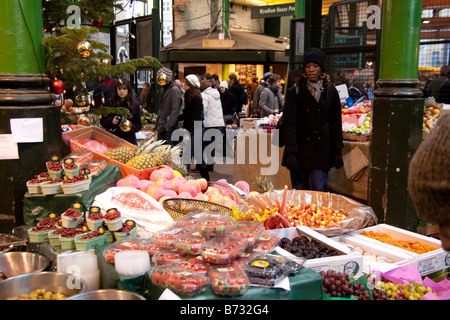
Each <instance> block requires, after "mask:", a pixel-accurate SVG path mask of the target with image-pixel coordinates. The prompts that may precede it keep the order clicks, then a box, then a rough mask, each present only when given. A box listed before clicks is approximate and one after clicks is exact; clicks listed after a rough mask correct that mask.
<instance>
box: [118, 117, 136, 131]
mask: <svg viewBox="0 0 450 320" xmlns="http://www.w3.org/2000/svg"><path fill="white" fill-rule="evenodd" d="M132 126H133V124H132V123H131V121H130V120H128V119H123V120H122V121H121V122H120V125H119V128H120V130H122V131H123V132H128V131H130V130H131V127H132Z"/></svg>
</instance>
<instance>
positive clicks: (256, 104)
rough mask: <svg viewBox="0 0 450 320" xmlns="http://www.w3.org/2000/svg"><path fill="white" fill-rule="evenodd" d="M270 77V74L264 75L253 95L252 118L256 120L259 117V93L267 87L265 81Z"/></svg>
mask: <svg viewBox="0 0 450 320" xmlns="http://www.w3.org/2000/svg"><path fill="white" fill-rule="evenodd" d="M271 75H272V72H266V73H264V76H263V78H262V80H261V82H260V83H259V85H258V86H257V87H256V89H255V94H254V95H253V105H252V117H253V118H258V117H260V116H261V110H260V109H259V98H260V97H261V92H262V91H263V89H264V88H266V87H267V86H268V84H267V79H269V77H270V76H271Z"/></svg>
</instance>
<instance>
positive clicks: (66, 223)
mask: <svg viewBox="0 0 450 320" xmlns="http://www.w3.org/2000/svg"><path fill="white" fill-rule="evenodd" d="M82 221H83V214H81V215H80V216H79V217H68V216H66V214H65V213H63V214H62V215H61V224H62V226H63V227H64V228H68V229H73V228H76V227H78V225H79V224H80V223H81V222H82Z"/></svg>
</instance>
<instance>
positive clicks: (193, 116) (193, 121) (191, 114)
mask: <svg viewBox="0 0 450 320" xmlns="http://www.w3.org/2000/svg"><path fill="white" fill-rule="evenodd" d="M183 86H184V89H185V90H186V92H185V93H184V110H183V114H181V115H180V116H179V117H178V120H179V121H183V127H184V128H185V129H186V130H188V131H189V133H190V135H191V137H190V142H191V157H194V159H195V160H196V162H197V168H198V171H199V172H200V175H201V176H202V178H205V179H206V180H207V181H209V179H210V178H209V173H208V169H207V167H206V162H205V161H204V160H203V98H202V95H201V93H200V90H199V89H200V81H199V78H198V76H196V75H194V74H190V75H188V76H186V78H185V79H184V82H183ZM199 137H200V141H199ZM198 141H199V143H200V145H198V144H196V143H197V142H198ZM200 159H201V160H200ZM186 167H187V169H188V170H190V168H191V164H190V163H187V164H186Z"/></svg>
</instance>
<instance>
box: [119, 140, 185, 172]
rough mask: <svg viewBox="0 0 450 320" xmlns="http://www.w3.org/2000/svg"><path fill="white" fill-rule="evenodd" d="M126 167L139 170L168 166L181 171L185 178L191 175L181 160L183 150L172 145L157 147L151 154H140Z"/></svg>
mask: <svg viewBox="0 0 450 320" xmlns="http://www.w3.org/2000/svg"><path fill="white" fill-rule="evenodd" d="M126 165H128V166H130V167H132V168H135V169H138V170H144V169H149V168H153V167H158V166H166V165H167V166H170V167H172V168H173V169H174V170H177V171H179V172H180V173H181V174H182V175H183V176H187V175H188V174H189V173H188V172H187V167H186V165H185V164H184V163H183V161H182V158H181V149H180V148H179V147H172V146H170V145H156V146H155V147H153V148H152V151H151V152H150V153H144V154H138V155H136V156H135V157H133V158H131V159H130V160H129V161H128V162H127V163H126Z"/></svg>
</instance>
